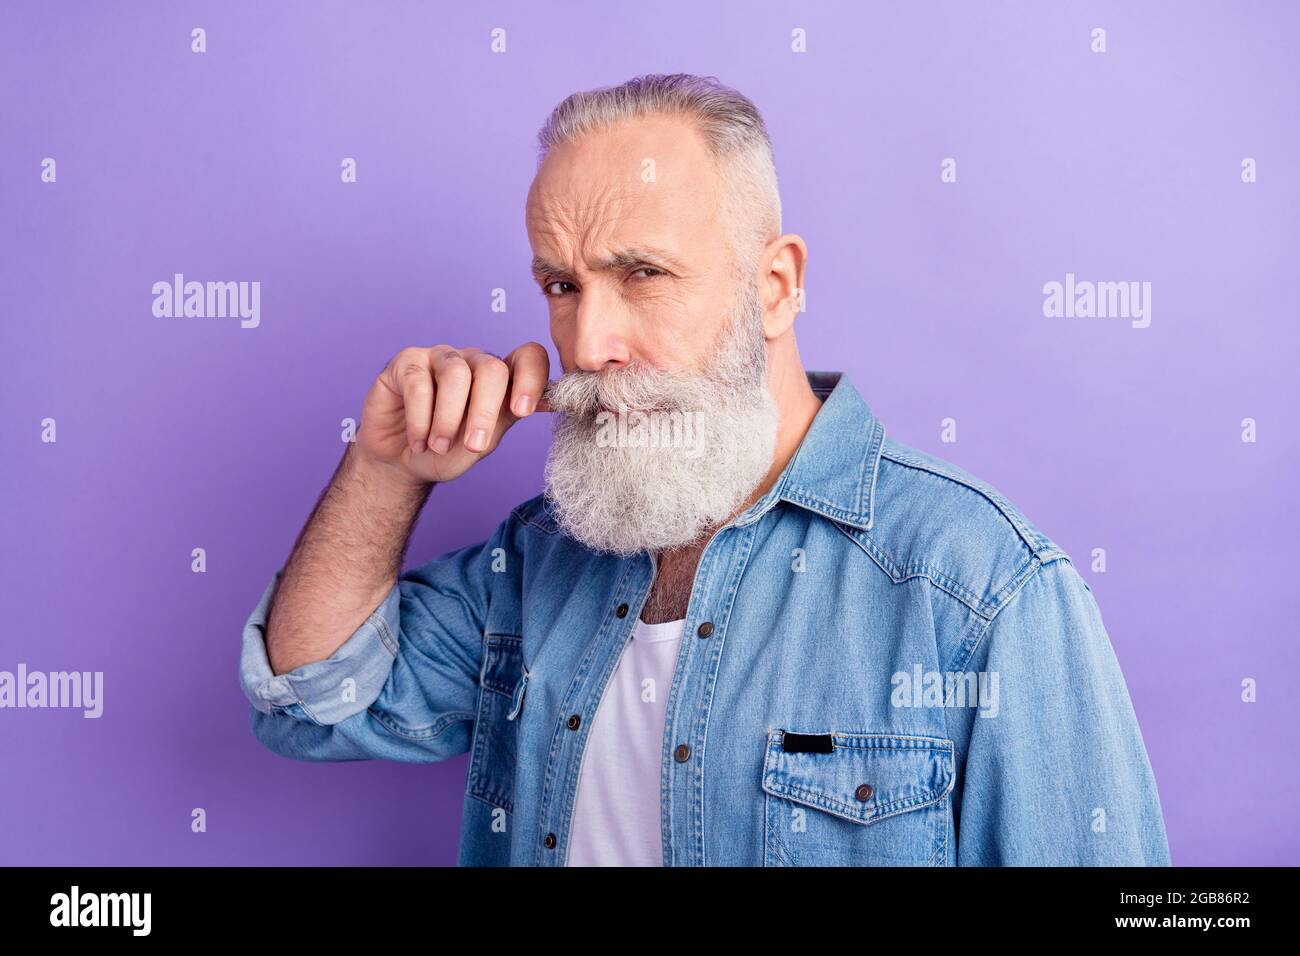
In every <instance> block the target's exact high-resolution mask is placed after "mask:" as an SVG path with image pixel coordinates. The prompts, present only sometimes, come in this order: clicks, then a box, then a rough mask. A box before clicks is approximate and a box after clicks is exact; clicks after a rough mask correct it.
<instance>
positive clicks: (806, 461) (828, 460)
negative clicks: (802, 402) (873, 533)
mask: <svg viewBox="0 0 1300 956" xmlns="http://www.w3.org/2000/svg"><path fill="white" fill-rule="evenodd" d="M806 374H807V376H808V384H809V386H810V387H811V388H812V390H813V392H814V393H815V394H816V395H817V397H818V398H820V399H822V407H821V409H820V410H819V411H818V412H817V415H816V416H815V417H814V418H813V420H812V424H811V425H809V426H808V431H807V432H806V433H805V434H804V437H803V441H801V442H800V443H799V447H798V449H796V450H795V453H794V455H793V456H792V457H791V459H790V461H789V462H787V463H786V466H785V469H784V470H783V471H782V472H781V477H780V478H778V479H777V480H776V482H775V483H774V484H773V485H772V487H771V488H770V489H769V490H768V492H767V493H766V494H764V495H763V497H762V498H760V499H759V500H758V501H756V502H754V504H753V505H752V506H750V508H749V509H748V510H746V511H745V512H744V513H743V514H741V515H739V516H737V518H736V521H735V524H737V525H745V524H749V523H750V522H751V521H756V520H758V519H759V518H761V517H762V516H763V515H764V514H766V513H767V512H768V511H770V510H771V509H772V508H773V507H774V506H775V505H776V503H777V501H788V502H790V503H791V504H794V505H798V506H800V507H801V508H807V509H808V510H810V511H815V512H817V513H818V514H820V515H823V516H825V517H827V518H830V519H831V520H832V521H838V522H841V523H842V524H846V525H850V526H852V527H854V528H858V529H860V530H863V531H869V530H871V526H872V523H873V522H874V520H875V493H876V472H877V470H878V469H879V467H880V453H881V451H882V450H883V449H884V444H885V426H884V425H883V424H882V423H881V422H880V420H879V419H878V418H876V416H875V414H874V413H873V412H872V411H871V408H870V407H869V406H868V405H867V403H866V401H865V400H863V398H862V396H861V395H860V394H858V390H857V389H856V388H854V386H853V383H852V382H851V381H850V380H849V376H848V373H846V372H807V373H806Z"/></svg>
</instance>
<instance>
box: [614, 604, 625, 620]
mask: <svg viewBox="0 0 1300 956" xmlns="http://www.w3.org/2000/svg"><path fill="white" fill-rule="evenodd" d="M614 613H615V614H617V615H618V616H619V617H627V605H626V604H620V605H619V606H618V607H616V608H615V609H614Z"/></svg>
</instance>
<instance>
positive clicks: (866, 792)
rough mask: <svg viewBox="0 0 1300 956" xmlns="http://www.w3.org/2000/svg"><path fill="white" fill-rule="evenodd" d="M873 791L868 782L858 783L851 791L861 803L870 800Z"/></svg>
mask: <svg viewBox="0 0 1300 956" xmlns="http://www.w3.org/2000/svg"><path fill="white" fill-rule="evenodd" d="M873 793H875V791H874V790H872V789H871V784H869V783H863V784H859V785H858V789H856V790H854V791H853V795H854V796H855V797H857V798H858V799H859V800H861V801H862V802H863V803H866V802H867V801H868V800H870V799H871V795H872V794H873Z"/></svg>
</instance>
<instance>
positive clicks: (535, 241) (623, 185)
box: [525, 117, 720, 254]
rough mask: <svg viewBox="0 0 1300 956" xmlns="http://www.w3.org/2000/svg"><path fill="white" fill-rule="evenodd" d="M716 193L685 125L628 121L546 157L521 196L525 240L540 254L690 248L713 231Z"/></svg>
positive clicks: (711, 168)
mask: <svg viewBox="0 0 1300 956" xmlns="http://www.w3.org/2000/svg"><path fill="white" fill-rule="evenodd" d="M719 186H720V183H719V178H718V173H717V169H716V166H715V163H714V161H713V158H712V156H711V155H710V154H709V153H708V150H707V149H706V147H705V145H704V141H703V139H701V137H700V135H699V133H698V132H696V131H695V129H694V128H693V127H691V126H690V125H688V124H687V123H686V122H685V121H684V120H678V119H675V118H662V117H655V118H650V119H639V120H634V121H628V122H625V123H621V124H619V125H618V126H616V127H613V128H611V129H607V130H601V131H599V132H593V133H589V134H587V135H585V136H582V137H581V138H579V139H576V140H573V141H570V142H567V143H563V144H561V145H559V146H557V147H555V148H554V149H552V150H551V152H550V154H549V155H548V156H547V157H546V161H545V162H544V163H543V164H542V167H541V168H540V169H539V170H538V172H537V176H536V177H535V178H534V180H533V183H532V186H531V188H530V189H529V191H528V202H527V206H526V214H525V215H526V221H527V228H528V236H529V240H530V242H531V243H532V245H533V249H534V251H535V252H538V253H543V252H545V253H547V254H576V253H577V251H578V248H582V247H585V246H595V245H597V244H601V243H609V242H628V243H646V242H650V241H654V242H658V243H669V242H671V243H672V244H675V245H679V246H683V247H686V246H690V245H692V244H694V243H698V242H703V241H707V239H708V238H709V237H710V236H713V235H715V234H717V231H718V229H719V228H720V223H719V221H718V220H719V214H720V193H719Z"/></svg>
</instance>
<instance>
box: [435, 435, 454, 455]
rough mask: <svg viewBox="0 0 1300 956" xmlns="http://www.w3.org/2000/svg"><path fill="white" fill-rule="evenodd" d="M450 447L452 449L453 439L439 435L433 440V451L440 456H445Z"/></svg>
mask: <svg viewBox="0 0 1300 956" xmlns="http://www.w3.org/2000/svg"><path fill="white" fill-rule="evenodd" d="M450 447H451V439H450V438H447V437H445V436H443V435H439V436H438V437H437V438H435V439H434V440H433V450H434V452H435V453H437V454H439V455H442V454H445V453H446V451H447V449H448V448H450Z"/></svg>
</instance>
